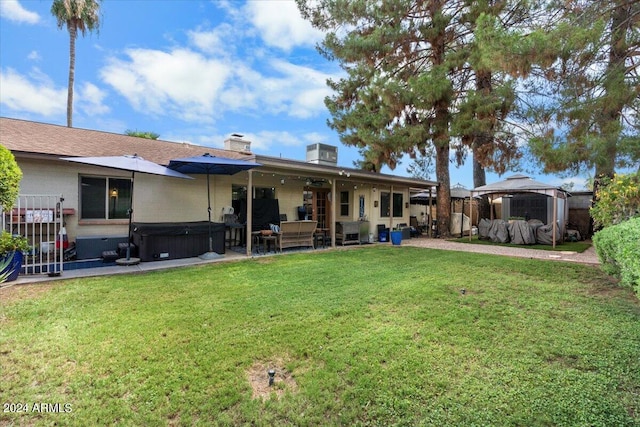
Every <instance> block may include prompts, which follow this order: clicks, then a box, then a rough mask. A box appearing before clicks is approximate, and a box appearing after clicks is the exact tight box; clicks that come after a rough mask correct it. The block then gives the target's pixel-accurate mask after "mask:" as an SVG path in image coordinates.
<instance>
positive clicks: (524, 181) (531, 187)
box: [469, 174, 568, 248]
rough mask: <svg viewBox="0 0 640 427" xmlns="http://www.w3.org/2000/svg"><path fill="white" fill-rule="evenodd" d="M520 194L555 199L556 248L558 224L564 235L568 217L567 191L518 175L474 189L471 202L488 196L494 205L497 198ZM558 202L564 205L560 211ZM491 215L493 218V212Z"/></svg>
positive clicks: (554, 244) (554, 227)
mask: <svg viewBox="0 0 640 427" xmlns="http://www.w3.org/2000/svg"><path fill="white" fill-rule="evenodd" d="M519 193H533V194H543V195H545V196H548V197H552V198H553V207H552V212H553V213H552V221H551V222H552V224H553V247H554V248H555V246H556V233H557V227H558V222H560V230H561V231H562V232H563V233H564V229H565V220H566V218H567V216H568V204H567V203H566V199H567V196H568V193H567V192H566V191H565V190H563V189H561V188H559V187H555V186H553V185H549V184H545V183H542V182H539V181H535V180H533V179H531V178H530V177H528V176H526V175H521V174H517V175H513V176H510V177H508V178H507V179H505V180H504V181H498V182H494V183H492V184H487V185H483V186H480V187H476V188H474V189H473V190H471V195H470V200H471V199H472V198H473V197H480V196H484V195H487V196H489V198H490V199H491V202H492V203H493V200H494V199H495V198H497V197H511V196H513V195H514V194H519ZM558 200H560V201H561V205H562V206H561V207H560V210H559V209H558ZM559 213H560V217H561V219H560V221H558V219H559V218H558V216H559ZM491 214H492V216H493V211H492V212H491ZM492 219H493V218H492ZM469 239H471V236H469Z"/></svg>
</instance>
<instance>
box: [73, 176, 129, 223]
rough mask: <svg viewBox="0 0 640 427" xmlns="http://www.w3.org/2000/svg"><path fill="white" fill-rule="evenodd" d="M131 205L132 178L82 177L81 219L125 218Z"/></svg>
mask: <svg viewBox="0 0 640 427" xmlns="http://www.w3.org/2000/svg"><path fill="white" fill-rule="evenodd" d="M130 207H131V180H130V179H128V178H106V177H96V176H82V177H80V219H124V218H128V217H129V215H128V211H129V208H130Z"/></svg>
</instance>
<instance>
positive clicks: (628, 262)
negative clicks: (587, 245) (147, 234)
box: [593, 218, 640, 296]
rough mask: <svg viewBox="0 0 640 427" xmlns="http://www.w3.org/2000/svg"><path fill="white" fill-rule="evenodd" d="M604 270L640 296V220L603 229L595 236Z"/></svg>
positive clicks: (597, 250) (594, 242)
mask: <svg viewBox="0 0 640 427" xmlns="http://www.w3.org/2000/svg"><path fill="white" fill-rule="evenodd" d="M593 244H594V246H595V248H596V253H597V254H598V258H600V262H601V263H602V269H603V270H604V271H605V272H606V273H607V274H610V275H612V276H615V277H618V278H619V279H620V284H621V285H622V286H625V287H626V286H628V287H631V288H632V289H634V291H635V293H636V295H638V296H640V218H632V219H630V220H628V221H625V222H622V223H620V224H617V225H612V226H611V227H606V228H603V229H602V230H600V231H598V232H597V233H596V234H595V235H594V236H593Z"/></svg>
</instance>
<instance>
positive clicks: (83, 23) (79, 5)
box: [51, 0, 101, 127]
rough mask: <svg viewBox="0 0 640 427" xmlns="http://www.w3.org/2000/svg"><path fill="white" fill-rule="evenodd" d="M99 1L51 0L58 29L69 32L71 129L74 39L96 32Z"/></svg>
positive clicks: (74, 69)
mask: <svg viewBox="0 0 640 427" xmlns="http://www.w3.org/2000/svg"><path fill="white" fill-rule="evenodd" d="M100 2H101V0H53V5H51V14H52V15H53V16H55V17H56V19H57V20H58V28H62V27H64V26H65V25H66V26H67V30H69V88H68V95H67V126H68V127H71V123H72V115H73V82H74V80H75V74H76V38H77V37H78V30H79V31H80V32H81V33H82V35H83V36H84V35H85V33H86V31H87V30H89V31H93V30H96V32H97V31H98V27H99V26H100V16H99V11H100Z"/></svg>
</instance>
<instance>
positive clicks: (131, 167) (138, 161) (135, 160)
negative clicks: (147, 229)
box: [61, 154, 193, 265]
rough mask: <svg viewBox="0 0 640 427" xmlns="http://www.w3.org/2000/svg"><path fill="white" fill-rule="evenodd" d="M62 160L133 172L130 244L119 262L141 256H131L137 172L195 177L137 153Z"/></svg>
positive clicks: (125, 262)
mask: <svg viewBox="0 0 640 427" xmlns="http://www.w3.org/2000/svg"><path fill="white" fill-rule="evenodd" d="M61 159H62V160H67V161H70V162H76V163H83V164H86V165H94V166H103V167H107V168H112V169H120V170H125V171H130V172H131V202H130V206H129V209H128V210H127V215H128V216H129V244H128V245H127V255H126V258H121V259H118V260H116V262H117V263H118V264H124V265H131V264H137V263H139V262H140V259H139V258H131V247H130V244H131V218H132V216H133V182H134V179H135V175H136V172H140V173H148V174H152V175H162V176H170V177H173V178H183V179H193V178H191V177H190V176H188V175H184V174H182V173H180V172H176V171H174V170H172V169H169V168H167V167H164V166H161V165H159V164H157V163H153V162H150V161H148V160H145V159H143V158H142V157H140V156H138V155H137V154H134V155H133V156H131V155H124V156H104V157H61Z"/></svg>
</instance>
